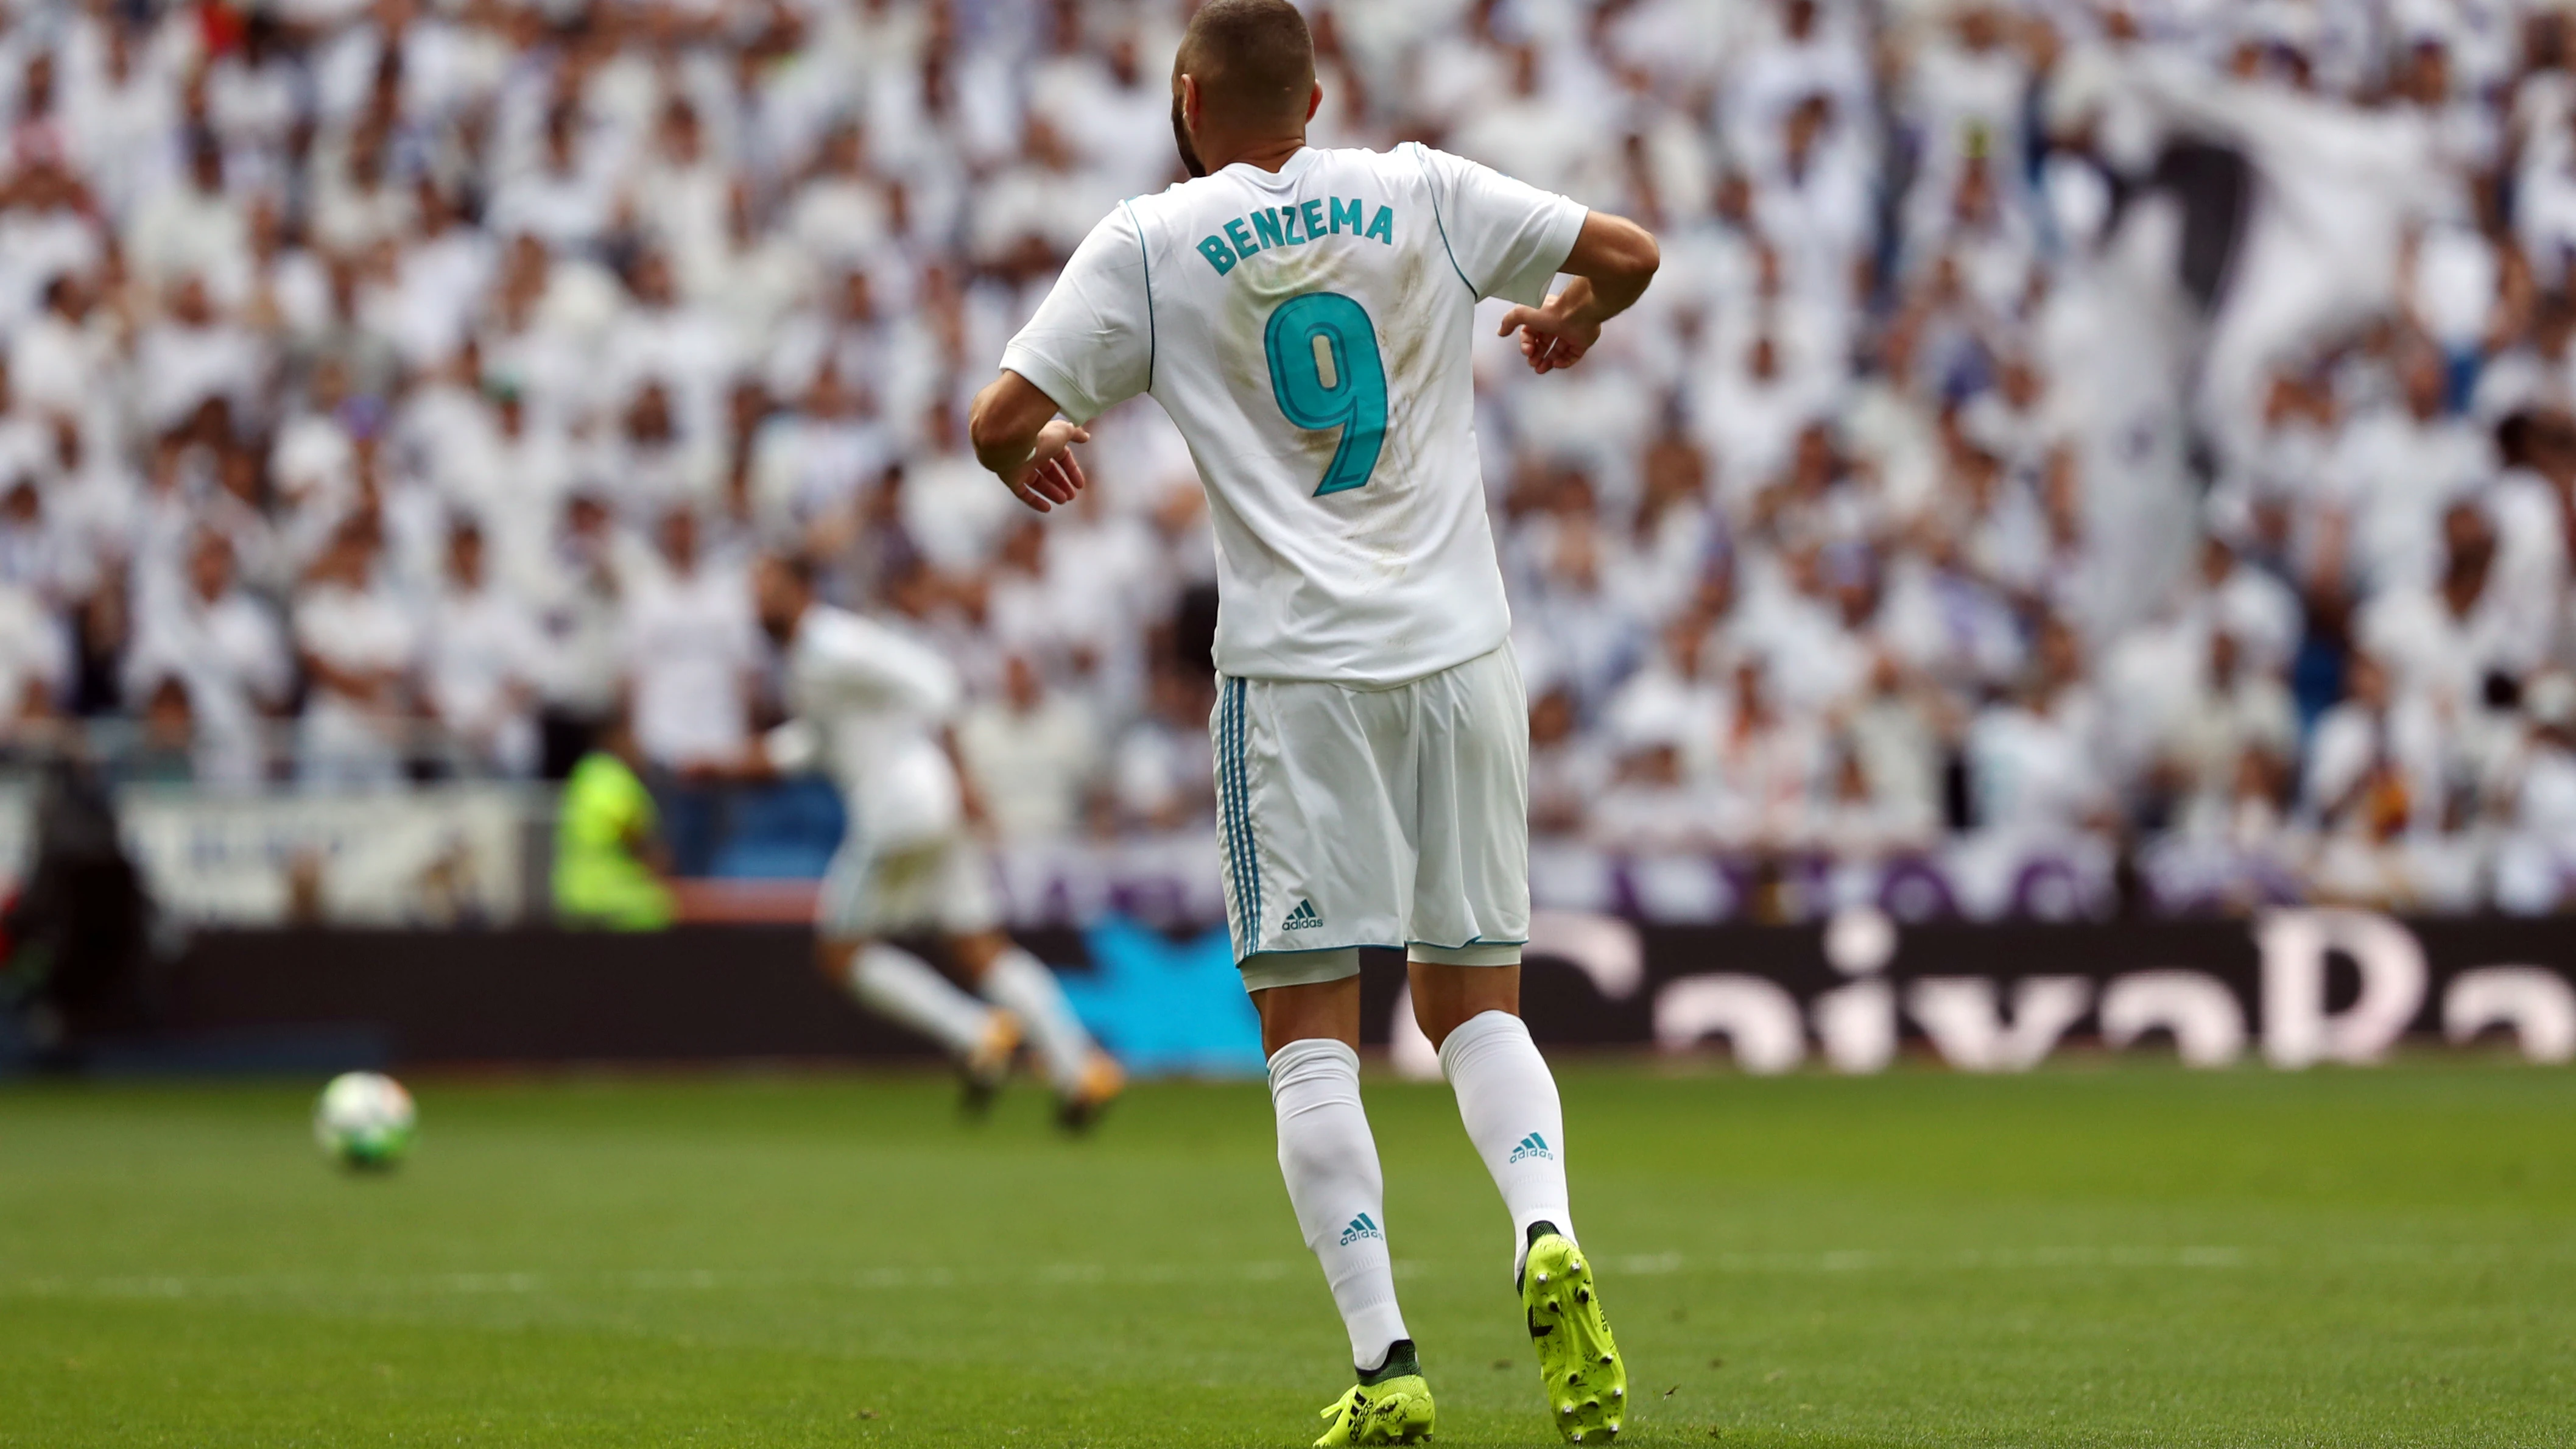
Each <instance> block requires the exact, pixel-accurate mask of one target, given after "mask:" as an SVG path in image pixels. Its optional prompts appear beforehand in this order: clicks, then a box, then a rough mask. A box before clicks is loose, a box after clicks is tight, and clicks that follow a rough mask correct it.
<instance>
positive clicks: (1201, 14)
mask: <svg viewBox="0 0 2576 1449" xmlns="http://www.w3.org/2000/svg"><path fill="white" fill-rule="evenodd" d="M1177 68H1178V69H1179V71H1180V72H1181V73H1182V74H1185V75H1191V76H1195V77H1197V78H1198V83H1199V97H1200V102H1199V103H1200V104H1201V105H1202V106H1204V107H1205V108H1206V109H1207V112H1208V113H1209V114H1211V115H1214V116H1216V117H1217V118H1218V119H1220V120H1223V121H1225V122H1228V123H1230V124H1234V125H1247V124H1250V125H1258V124H1263V123H1267V122H1272V121H1282V120H1286V121H1303V120H1305V119H1306V98H1307V97H1308V96H1311V95H1313V94H1314V91H1315V37H1314V36H1313V35H1312V34H1311V33H1309V32H1308V31H1307V29H1306V17H1305V16H1303V15H1300V14H1298V13H1297V7H1296V6H1294V5H1291V4H1289V3H1288V0H1208V3H1207V4H1205V5H1202V6H1200V7H1199V9H1198V13H1197V14H1194V15H1192V16H1191V17H1190V26H1189V30H1188V31H1187V32H1186V33H1184V34H1183V35H1182V37H1181V50H1180V58H1179V61H1178V63H1177Z"/></svg>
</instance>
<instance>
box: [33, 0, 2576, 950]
mask: <svg viewBox="0 0 2576 1449" xmlns="http://www.w3.org/2000/svg"><path fill="white" fill-rule="evenodd" d="M6 10H7V14H8V19H7V25H6V30H5V33H0V118H5V123H6V128H7V129H6V139H5V157H4V158H0V164H5V168H6V180H5V184H4V185H0V338H5V341H6V349H5V356H6V363H7V373H6V380H5V389H0V712H5V714H6V715H7V717H8V721H7V724H6V726H5V729H6V733H7V736H8V738H9V739H10V740H12V741H14V742H16V744H17V745H18V746H20V747H35V746H39V745H41V744H42V743H44V742H45V741H48V740H51V739H54V738H57V737H58V736H59V735H60V734H61V732H63V731H64V730H65V729H67V728H70V727H72V726H74V725H76V724H77V725H79V726H80V727H82V728H85V729H86V730H87V731H88V733H89V734H90V735H91V737H92V738H97V739H108V740H112V741H116V742H119V743H117V744H116V747H115V749H114V751H113V753H114V755H115V758H116V759H117V760H118V761H119V762H120V768H121V769H122V770H123V771H124V772H125V774H126V775H127V776H128V777H129V778H147V779H164V778H185V779H193V780H196V781H199V782H202V783H206V784H209V785H214V786H221V787H227V788H250V787H256V786H259V785H261V784H263V783H268V784H280V785H283V784H285V783H287V782H290V781H291V782H297V783H300V784H305V785H312V786H325V787H341V786H350V785H375V784H395V783H398V782H401V781H405V780H410V779H420V778H431V777H435V776H439V775H443V774H466V775H500V776H504V777H523V776H533V775H536V774H539V773H541V772H542V773H548V774H554V773H559V772H560V771H561V769H562V768H563V766H564V764H565V763H566V762H567V761H568V760H569V759H570V758H572V757H573V756H574V755H575V754H577V753H578V752H579V750H580V749H582V748H583V747H584V746H585V745H586V744H587V742H588V741H589V739H590V738H591V736H592V734H593V733H594V732H595V731H596V730H598V729H599V728H600V726H601V725H602V724H603V722H605V721H607V720H609V719H611V718H613V717H618V716H620V715H623V717H624V718H626V719H627V720H628V721H629V722H630V723H631V726H632V732H633V736H634V739H635V741H636V744H637V746H638V748H639V749H640V751H641V753H642V754H643V756H644V757H645V758H646V759H647V760H648V761H649V762H650V764H651V765H652V766H653V767H654V768H655V769H656V770H657V771H659V772H660V774H661V777H662V778H665V779H667V780H669V781H673V782H686V781H688V780H689V779H690V778H692V777H693V776H695V775H698V774H701V773H703V772H706V771H710V770H714V769H717V768H720V767H721V766H723V765H725V764H726V763H728V762H730V761H732V760H734V759H736V758H737V757H738V756H739V755H740V753H741V752H742V750H743V749H744V746H745V744H746V742H747V740H748V738H749V735H750V732H751V731H753V730H755V729H756V728H758V727H760V726H761V725H762V724H763V723H765V722H767V720H768V719H769V718H772V717H774V711H775V708H776V704H775V699H774V689H773V686H772V681H771V679H770V676H769V669H770V661H769V659H768V655H767V645H766V643H765V641H764V640H762V639H761V638H760V637H759V635H758V632H757V630H756V629H755V628H754V627H753V624H752V621H751V616H750V611H749V608H748V604H747V599H746V588H745V565H746V562H747V559H748V558H749V556H750V554H751V552H752V551H753V550H755V549H757V548H762V547H774V548H788V549H799V550H803V551H805V552H807V553H808V554H810V555H811V556H812V557H814V558H815V560H816V561H817V562H818V564H820V565H821V567H822V568H823V570H824V573H825V575H826V577H827V578H828V580H829V581H830V588H831V590H832V592H833V593H834V594H835V595H836V596H837V597H839V598H841V599H842V600H844V601H846V602H850V603H853V604H858V605H862V606H866V607H872V608H878V609H882V610H884V611H887V612H889V613H892V614H896V615H900V616H904V617H906V618H908V619H909V620H910V621H911V622H912V624H913V625H914V626H916V627H917V628H919V629H921V630H923V631H925V632H926V633H927V634H929V635H931V636H932V637H934V638H935V639H937V640H938V641H939V642H940V643H941V645H942V647H943V648H945V649H946V650H947V651H948V653H949V655H950V657H952V658H953V659H954V660H955V661H956V662H957V663H958V664H959V666H960V667H961V669H962V670H963V671H964V672H965V674H966V676H967V678H968V680H969V681H970V686H971V691H972V694H973V697H974V700H975V703H974V704H973V706H972V708H971V710H970V711H969V713H968V714H967V715H966V717H965V718H964V719H962V720H961V721H960V722H959V725H958V729H957V743H958V749H959V753H960V756H961V758H962V760H963V761H964V763H965V765H966V767H967V772H968V774H969V777H970V779H971V783H972V785H973V786H974V788H975V793H976V794H977V796H978V797H979V799H980V801H981V811H982V816H983V818H984V820H985V822H986V823H987V824H988V825H989V827H990V828H991V830H992V831H993V832H994V833H995V834H996V835H997V836H999V837H1002V838H1004V839H1018V840H1044V839H1064V838H1067V837H1075V836H1082V835H1086V834H1090V833H1095V832H1096V833H1102V834H1126V835H1135V834H1140V833H1145V832H1156V831H1166V830H1171V829H1176V828H1189V827H1193V826H1195V825H1197V824H1198V823H1200V822H1203V821H1204V820H1205V819H1206V818H1207V817H1208V816H1209V815H1210V813H1211V812H1212V800H1211V798H1210V788H1209V783H1208V781H1209V773H1210V772H1209V762H1208V756H1207V744H1206V739H1205V727H1204V723H1205V718H1206V711H1207V708H1208V703H1209V700H1210V693H1209V687H1208V682H1207V680H1206V677H1205V673H1204V671H1205V660H1204V649H1205V633H1206V620H1205V618H1204V594H1203V590H1204V588H1205V585H1206V583H1207V581H1208V580H1209V579H1210V578H1211V576H1212V573H1213V567H1212V559H1211V554H1210V549H1211V545H1210V542H1209V537H1208V533H1207V530H1206V528H1205V526H1204V522H1203V517H1202V513H1203V509H1202V504H1201V501H1200V499H1199V497H1198V492H1197V486H1196V481H1195V475H1194V473H1193V471H1192V467H1191V462H1190V459H1189V456H1188V453H1187V451H1186V449H1185V448H1184V447H1183V446H1182V445H1181V444H1180V442H1179V439H1178V437H1177V435H1176V434H1175V433H1174V432H1173V431H1172V430H1171V429H1170V427H1169V425H1168V424H1167V423H1166V422H1165V421H1164V419H1163V418H1162V416H1161V414H1160V412H1159V411H1158V410H1157V409H1155V408H1153V407H1152V406H1151V405H1150V404H1140V405H1136V406H1131V407H1129V408H1126V409H1123V410H1121V411H1120V412H1119V413H1117V414H1113V415H1112V416H1111V417H1109V418H1107V419H1105V420H1103V422H1102V423H1101V424H1100V426H1099V427H1098V429H1097V441H1096V442H1095V444H1094V445H1093V446H1092V448H1091V450H1090V460H1089V466H1090V469H1091V472H1092V476H1093V477H1094V479H1095V480H1096V488H1095V490H1094V493H1093V494H1092V496H1091V497H1090V498H1089V500H1088V501H1087V502H1085V503H1083V504H1082V505H1080V506H1078V507H1076V508H1075V509H1073V510H1072V511H1071V513H1070V514H1069V515H1065V516H1059V517H1057V518H1055V519H1051V520H1048V521H1047V522H1046V523H1044V524H1043V525H1041V524H1040V523H1038V522H1037V521H1036V520H1035V519H1034V518H1031V517H1028V516H1025V515H1023V514H1021V513H1019V512H1018V511H1017V510H1016V507H1015V505H1013V504H1012V503H1011V501H1010V500H1009V498H1008V497H1007V495H1005V494H1004V493H1003V491H1002V490H1001V489H1000V488H999V487H998V486H997V485H996V484H994V483H993V482H992V480H991V479H990V478H989V477H987V476H986V475H984V474H982V473H981V472H980V471H979V470H978V469H977V468H976V467H975V464H974V462H973V460H972V458H971V456H970V455H969V454H968V453H967V451H966V450H965V448H964V442H963V436H962V434H963V429H962V427H961V415H962V413H961V410H962V406H963V403H964V400H965V399H966V398H967V397H968V396H969V395H970V394H971V391H972V390H973V389H974V388H975V387H976V386H978V385H980V384H981V383H982V382H983V381H985V380H986V379H987V378H988V377H989V376H990V374H991V369H992V366H993V359H995V358H996V357H998V356H999V355H1000V352H1001V348H1002V344H1003V342H1004V341H1005V340H1006V339H1007V338H1008V337H1009V336H1010V335H1011V333H1012V332H1013V331H1014V330H1016V328H1017V326H1018V324H1019V323H1020V321H1021V320H1022V319H1023V318H1024V317H1025V315H1026V314H1027V312H1028V311H1029V310H1030V309H1031V308H1032V307H1033V306H1034V304H1035V302H1036V299H1037V298H1038V297H1039V296H1040V295H1041V294H1042V292H1043V289H1044V288H1045V286H1046V285H1047V283H1048V281H1049V280H1050V278H1051V277H1052V275H1053V272H1054V270H1055V269H1056V267H1057V266H1058V265H1059V264H1060V262H1061V261H1062V259H1063V258H1064V257H1065V256H1066V255H1067V254H1068V253H1069V252H1070V251H1071V249H1072V248H1073V246H1074V245H1075V244H1076V243H1077V242H1078V241H1079V240H1080V239H1081V237H1082V236H1083V234H1084V233H1085V232H1086V231H1087V230H1088V229H1089V227H1090V225H1091V224H1092V223H1093V222H1094V221H1095V220H1096V219H1097V218H1098V217H1099V216H1101V215H1102V214H1103V213H1104V212H1105V211H1107V210H1108V209H1109V207H1110V206H1111V205H1112V204H1113V203H1114V202H1115V201H1116V200H1117V199H1118V198H1120V197H1121V196H1124V195H1128V194H1133V193H1136V192H1140V191H1145V190H1150V189H1155V188H1159V187H1161V186H1162V185H1164V184H1166V183H1167V182H1169V181H1171V180H1174V179H1177V176H1178V171H1177V165H1176V162H1175V160H1174V155H1173V146H1172V141H1171V135H1170V130H1169V122H1168V104H1169V102H1168V91H1167V74H1166V72H1167V67H1168V63H1169V57H1170V55H1171V53H1172V50H1173V47H1174V44H1175V42H1176V40H1177V36H1178V32H1179V26H1180V24H1181V22H1182V20H1183V18H1184V16H1185V14H1186V9H1185V6H1184V5H1183V4H1181V3H1178V0H1152V3H1139V4H1135V5H1126V6H1121V5H1111V4H1075V3H1048V0H955V3H918V4H916V3H908V0H730V3H728V0H516V3H508V0H374V3H366V0H271V3H265V4H248V5H225V4H205V5H182V4H156V3H149V0H133V3H91V4H86V5H82V4H70V3H61V4H44V3H30V0H16V3H12V4H9V5H8V6H7V7H6ZM1311 13H1312V16H1313V19H1314V21H1315V24H1316V29H1317V34H1318V39H1319V43H1320V46H1321V50H1322V54H1323V62H1324V76H1323V82H1324V87H1325V92H1326V94H1325V100H1324V107H1323V111H1322V113H1321V115H1319V116H1318V118H1317V122H1316V126H1315V137H1314V138H1315V140H1316V141H1317V142H1318V143H1319V144H1327V145H1349V144H1356V145H1373V146H1374V145H1384V144H1388V143H1391V142H1394V141H1397V140H1404V139H1420V140H1424V141H1427V142H1430V143H1432V144H1435V145H1438V146H1442V147H1445V148H1448V149H1450V150H1454V151H1457V152H1460V153H1462V154H1464V155H1467V156H1470V157H1473V158H1475V159H1478V160H1482V161H1485V162H1488V163H1491V164H1493V165H1496V166H1498V167H1501V168H1504V169H1507V170H1509V171H1512V172H1514V173H1515V174H1518V175H1521V176H1523V177H1525V178H1527V179H1529V180H1532V181H1534V182H1536V183H1538V184H1540V185H1544V186H1548V187H1551V188H1555V189H1558V190H1562V191H1565V192H1567V193H1569V194H1571V195H1573V196H1575V197H1577V198H1578V199H1581V200H1584V201H1586V202H1589V203H1592V204H1595V205H1599V206H1602V207H1605V208H1609V209H1613V210H1617V211H1620V212H1623V213H1626V214H1629V215H1632V216H1635V217H1637V218H1638V219H1640V220H1642V221H1644V222H1645V223H1646V224H1648V225H1649V226H1651V227H1653V228H1654V229H1655V230H1656V231H1657V232H1658V233H1659V234H1660V235H1661V237H1662V238H1663V241H1664V257H1665V261H1664V267H1663V271H1662V274H1661V276H1660V278H1659V280H1658V281H1657V283H1656V285H1655V287H1654V289H1653V291H1652V292H1651V293H1650V295H1649V297H1648V298H1647V300H1646V302H1645V303H1644V304H1643V305H1641V307H1640V308H1639V309H1638V311H1637V312H1636V313H1635V314H1633V316H1632V317H1630V318H1627V319H1623V320H1622V321H1621V322H1620V323H1619V324H1618V325H1617V326H1616V327H1614V328H1613V329H1612V331H1611V334H1610V335H1609V336H1608V337H1607V339H1606V340H1605V342H1604V344H1603V346H1602V347H1601V349H1600V350H1599V351H1598V352H1597V353H1596V354H1595V355H1594V356H1593V357H1592V358H1591V359H1590V360H1589V361H1588V362H1587V363H1586V364H1585V366H1584V367H1583V368H1581V369H1578V370H1577V371H1576V372H1574V373H1572V374H1567V375H1563V376H1557V377H1550V378H1547V379H1544V380H1537V379H1532V378H1529V377H1528V376H1526V375H1525V374H1523V373H1518V372H1516V371H1515V367H1514V362H1515V359H1514V356H1513V354H1512V352H1511V349H1510V347H1509V344H1507V343H1502V342H1499V341H1497V342H1495V343H1493V344H1492V345H1491V346H1490V348H1489V350H1488V351H1487V352H1486V353H1484V354H1482V355H1481V356H1480V359H1479V382H1480V392H1479V396H1480V438H1481V442H1482V445H1483V447H1484V450H1485V461H1486V473H1487V478H1488V482H1489V486H1490V488H1491V490H1492V495H1493V516H1494V520H1495V527H1496V534H1497V539H1498V542H1499V544H1500V546H1501V548H1502V551H1503V555H1504V560H1505V568H1506V572H1507V576H1508V578H1509V581H1510V585H1511V588H1512V591H1513V595H1514V598H1515V608H1516V617H1517V620H1518V625H1517V628H1518V637H1519V644H1520V648H1521V652H1522V657H1523V662H1524V666H1525V669H1526V672H1527V674H1528V676H1529V679H1530V682H1531V692H1532V697H1533V702H1534V703H1533V717H1532V733H1533V751H1534V765H1533V773H1534V778H1533V800H1532V810H1533V812H1534V818H1535V820H1536V823H1537V825H1538V826H1539V828H1540V830H1541V831H1542V832H1543V833H1544V834H1547V835H1549V836H1552V837H1558V838H1565V839H1578V840H1583V841H1588V842H1590V843H1592V844H1594V845H1597V846H1600V847H1603V848H1606V849H1611V850H1639V851H1714V852H1720V853H1733V854H1738V855H1747V856H1754V857H1765V858H1781V857H1788V856H1797V855H1827V856H1831V857H1834V858H1838V859H1878V858H1887V857H1894V856H1902V855H1906V854H1908V853H1915V852H1921V851H1923V850H1926V849H1928V848H1932V847H1934V846H1936V845H1939V844H1941V843H1942V842H1955V841H1958V840H1963V839H1990V840H2004V841H2021V842H2032V841H2039V842H2046V841H2057V840H2080V841H2090V842H2094V843H2095V845H2096V846H2099V847H2106V848H2108V849H2110V850H2112V851H2113V852H2115V853H2116V854H2117V857H2118V858H2119V859H2120V860H2122V861H2123V862H2125V863H2126V864H2127V865H2128V866H2129V867H2130V869H2129V870H2127V871H2126V872H2125V873H2124V877H2123V878H2124V879H2125V880H2129V881H2131V882H2133V883H2138V884H2139V888H2140V889H2143V890H2147V891H2151V892H2152V893H2153V894H2154V895H2155V897H2156V898H2157V899H2158V900H2159V901H2161V902H2162V903H2163V904H2165V905H2166V906H2168V907H2172V906H2185V905H2195V904H2196V905H2204V906H2206V905H2222V906H2224V905H2245V904H2250V903H2253V902H2256V901H2260V900H2266V899H2284V898H2291V897H2305V898H2330V899H2349V900H2366V901H2373V902H2384V903H2390V904H2397V905H2408V906H2416V907H2425V908H2436V909H2458V908H2474V907H2478V906H2481V905H2488V904H2496V905H2502V906H2505V907H2507V908H2511V909H2518V910H2536V909H2549V908H2552V907H2554V906H2555V905H2556V904H2557V903H2558V901H2559V900H2560V898H2561V896H2562V895H2564V894H2565V893H2566V883H2567V881H2568V880H2569V878H2570V877H2569V870H2570V869H2571V868H2576V677H2571V675H2570V674H2569V673H2568V670H2569V668H2570V667H2571V665H2576V607H2571V606H2576V595H2571V593H2570V589H2569V580H2568V556H2569V540H2570V538H2571V536H2576V421H2571V405H2576V392H2571V387H2576V359H2572V358H2571V354H2570V346H2571V339H2576V305H2571V303H2570V301H2569V297H2568V292H2569V289H2570V287H2571V285H2576V283H2571V279H2570V278H2569V277H2568V275H2567V263H2568V258H2569V256H2570V254H2571V250H2576V73H2571V68H2570V66H2571V55H2570V48H2569V39H2570V29H2571V27H2570V24H2569V20H2568V16H2567V14H2566V13H2565V11H2564V10H2563V9H2562V8H2561V6H2560V5H2558V4H2556V3H2544V0H2421V3H2416V0H2313V3H2308V0H2018V3H2014V0H1884V3H1858V0H1597V3H1591V0H1500V3H1492V0H1332V3H1329V4H1325V3H1318V4H1317V5H1316V6H1315V7H1314V9H1313V10H1312V12H1311ZM1194 654H1195V655H1197V658H1196V659H1195V660H1194V659H1193V657H1192V656H1193V655H1194Z"/></svg>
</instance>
